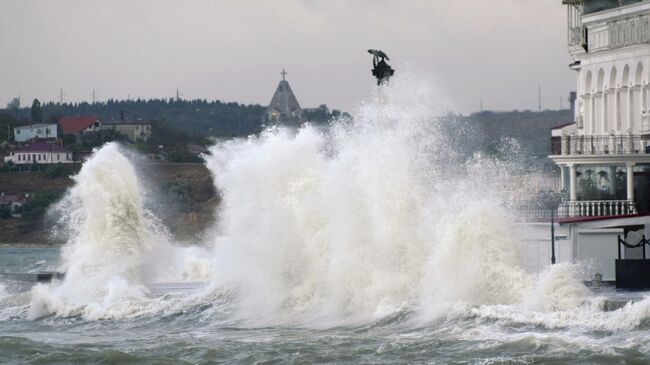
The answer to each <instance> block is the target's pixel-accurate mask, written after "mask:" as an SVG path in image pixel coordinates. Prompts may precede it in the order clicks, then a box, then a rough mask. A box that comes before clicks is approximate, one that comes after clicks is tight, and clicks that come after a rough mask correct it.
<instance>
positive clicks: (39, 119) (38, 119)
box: [32, 99, 43, 123]
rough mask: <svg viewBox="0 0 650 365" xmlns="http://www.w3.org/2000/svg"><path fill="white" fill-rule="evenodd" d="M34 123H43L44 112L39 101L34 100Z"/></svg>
mask: <svg viewBox="0 0 650 365" xmlns="http://www.w3.org/2000/svg"><path fill="white" fill-rule="evenodd" d="M32 123H43V110H42V109H41V102H40V101H38V99H34V102H33V103H32Z"/></svg>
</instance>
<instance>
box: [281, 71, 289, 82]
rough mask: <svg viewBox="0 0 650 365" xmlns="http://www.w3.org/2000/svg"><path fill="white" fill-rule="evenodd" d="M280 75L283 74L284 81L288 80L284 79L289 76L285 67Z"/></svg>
mask: <svg viewBox="0 0 650 365" xmlns="http://www.w3.org/2000/svg"><path fill="white" fill-rule="evenodd" d="M280 75H282V81H286V80H285V79H284V77H285V76H287V71H285V70H284V69H282V72H280Z"/></svg>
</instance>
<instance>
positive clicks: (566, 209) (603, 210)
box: [558, 200, 637, 218]
mask: <svg viewBox="0 0 650 365" xmlns="http://www.w3.org/2000/svg"><path fill="white" fill-rule="evenodd" d="M631 214H637V210H636V206H635V204H634V202H633V201H629V200H569V201H565V202H563V203H561V204H560V206H559V207H558V216H559V217H561V218H569V217H605V216H617V215H631Z"/></svg>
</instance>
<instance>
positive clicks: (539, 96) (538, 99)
mask: <svg viewBox="0 0 650 365" xmlns="http://www.w3.org/2000/svg"><path fill="white" fill-rule="evenodd" d="M537 104H538V108H539V111H540V112H541V111H542V85H537Z"/></svg>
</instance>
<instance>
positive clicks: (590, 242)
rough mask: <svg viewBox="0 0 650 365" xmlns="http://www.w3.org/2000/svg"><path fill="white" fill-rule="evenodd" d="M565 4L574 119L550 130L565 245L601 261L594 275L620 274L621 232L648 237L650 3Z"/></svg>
mask: <svg viewBox="0 0 650 365" xmlns="http://www.w3.org/2000/svg"><path fill="white" fill-rule="evenodd" d="M563 4H566V5H567V8H568V50H569V54H570V55H571V57H572V58H573V61H574V62H573V63H572V64H571V65H570V67H571V69H573V70H575V71H576V72H577V89H576V90H577V95H578V99H577V103H576V107H575V121H574V123H570V124H567V125H563V126H560V127H558V128H555V129H553V130H552V133H551V135H552V140H553V143H552V145H553V151H552V155H551V156H549V157H550V158H551V159H552V160H553V161H554V162H555V163H556V164H557V165H558V166H559V167H560V170H561V178H560V180H561V187H562V190H563V191H565V194H564V199H563V202H562V203H561V205H560V208H559V209H558V214H559V216H560V217H561V218H560V226H559V227H558V229H559V232H560V233H559V234H560V236H562V237H565V240H563V242H561V243H560V245H561V246H562V245H564V246H566V247H564V248H562V251H563V252H565V257H566V259H567V260H570V261H581V260H587V261H588V260H592V261H595V262H597V264H595V266H594V268H593V272H594V273H596V272H598V273H600V274H602V275H603V276H604V279H605V280H615V277H614V274H615V271H614V261H615V258H617V257H618V252H617V251H618V249H617V236H618V235H621V236H627V237H631V236H633V235H634V236H636V235H637V234H643V233H644V232H648V235H649V236H650V216H648V214H649V213H650V148H649V146H650V95H649V94H650V93H649V91H650V89H649V88H650V85H649V84H648V81H649V80H650V1H647V0H645V1H639V0H625V1H619V0H564V1H563ZM632 232H634V233H633V234H632ZM639 237H640V236H639ZM637 241H638V240H637ZM631 243H636V242H631ZM639 253H640V249H633V250H627V249H626V250H623V253H622V256H623V257H625V258H632V257H637V255H639Z"/></svg>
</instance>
